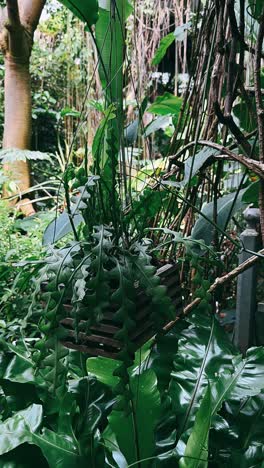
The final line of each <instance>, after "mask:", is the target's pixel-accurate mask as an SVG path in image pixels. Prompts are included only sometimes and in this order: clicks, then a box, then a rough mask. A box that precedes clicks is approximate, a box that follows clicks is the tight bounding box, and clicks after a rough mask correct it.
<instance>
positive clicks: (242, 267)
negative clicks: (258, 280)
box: [163, 249, 264, 333]
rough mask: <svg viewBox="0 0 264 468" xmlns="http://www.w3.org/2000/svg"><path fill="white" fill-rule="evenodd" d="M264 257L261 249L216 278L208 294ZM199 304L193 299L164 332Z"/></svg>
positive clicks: (197, 300) (263, 250) (198, 299)
mask: <svg viewBox="0 0 264 468" xmlns="http://www.w3.org/2000/svg"><path fill="white" fill-rule="evenodd" d="M261 255H264V249H261V250H260V251H259V252H257V255H253V256H252V257H250V258H249V259H248V260H245V262H243V263H241V264H240V265H238V266H237V267H236V268H234V270H232V271H230V272H229V273H227V274H226V275H224V276H220V277H219V278H216V280H215V282H214V283H213V284H212V286H211V287H210V288H209V290H208V292H209V293H212V292H214V291H215V290H216V289H217V288H218V287H219V286H222V285H223V284H225V283H227V282H228V281H231V280H232V279H234V278H236V277H237V276H238V275H240V274H241V273H243V272H244V271H246V270H248V268H250V267H252V266H253V265H254V264H255V263H256V262H257V261H258V260H260V258H261V257H260V256H261ZM200 302H201V298H200V297H197V298H196V299H194V300H193V301H192V302H191V303H190V304H188V305H187V306H186V307H185V308H184V310H183V312H182V314H181V316H179V317H177V318H176V319H175V320H173V321H172V322H170V323H168V324H167V325H166V326H165V327H164V328H163V330H164V332H165V333H168V332H169V331H170V330H172V328H173V327H174V326H175V324H176V323H177V322H178V320H180V319H181V318H182V316H184V315H188V314H189V313H190V312H191V311H192V310H193V309H194V308H195V307H197V306H198V305H199V304H200Z"/></svg>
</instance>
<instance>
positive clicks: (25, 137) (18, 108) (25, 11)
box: [0, 0, 46, 214]
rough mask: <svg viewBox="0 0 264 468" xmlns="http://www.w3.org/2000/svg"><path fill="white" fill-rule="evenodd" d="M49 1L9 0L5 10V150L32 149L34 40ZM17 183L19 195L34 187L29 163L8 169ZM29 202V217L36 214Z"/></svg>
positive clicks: (26, 210)
mask: <svg viewBox="0 0 264 468" xmlns="http://www.w3.org/2000/svg"><path fill="white" fill-rule="evenodd" d="M45 1H46V0H33V1H32V0H7V2H6V7H4V8H3V7H2V9H1V25H2V26H1V30H2V31H1V41H0V47H1V50H2V52H3V54H4V58H5V114H4V139H3V148H17V149H21V150H25V149H29V148H30V145H31V107H32V104H31V85H30V71H29V64H30V56H31V52H32V46H33V37H34V32H35V30H36V27H37V25H38V22H39V18H40V15H41V12H42V9H43V7H44V5H45ZM5 171H7V172H9V173H11V175H12V178H14V179H15V180H16V181H17V187H18V191H19V193H23V192H24V191H26V190H28V188H29V187H30V171H29V165H28V162H24V161H16V162H15V163H12V164H8V165H6V166H5ZM27 202H28V200H25V201H24V203H23V205H24V206H23V207H22V210H23V212H24V213H25V214H31V213H32V212H34V209H33V206H32V204H28V203H27Z"/></svg>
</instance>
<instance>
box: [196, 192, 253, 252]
mask: <svg viewBox="0 0 264 468" xmlns="http://www.w3.org/2000/svg"><path fill="white" fill-rule="evenodd" d="M244 193H245V189H243V190H241V191H240V192H239V195H238V197H237V199H236V202H235V203H234V202H233V201H234V196H235V194H234V193H229V194H228V195H225V196H224V197H222V198H219V199H218V200H217V225H218V226H219V228H220V229H222V230H223V229H225V226H226V223H227V221H228V219H230V217H231V215H232V216H233V215H234V214H235V213H236V212H237V211H238V210H240V209H241V208H243V206H244V205H243V201H242V197H243V195H244ZM202 213H203V214H204V215H205V216H207V218H209V219H210V220H211V221H213V217H214V216H213V214H214V203H213V202H210V203H206V204H205V205H204V206H203V208H202ZM214 229H215V228H214V226H213V225H212V224H211V223H210V222H209V221H207V220H206V219H205V218H204V217H202V216H199V218H198V219H197V221H196V223H195V225H194V228H193V230H192V235H191V237H192V238H193V239H196V240H204V242H205V243H206V244H207V245H210V244H211V242H212V240H213V235H214Z"/></svg>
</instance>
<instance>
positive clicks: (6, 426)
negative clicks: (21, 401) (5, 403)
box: [0, 404, 43, 455]
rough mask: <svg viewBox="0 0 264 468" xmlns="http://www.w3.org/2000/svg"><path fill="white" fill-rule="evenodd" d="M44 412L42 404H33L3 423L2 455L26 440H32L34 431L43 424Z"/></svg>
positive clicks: (0, 450) (0, 451)
mask: <svg viewBox="0 0 264 468" xmlns="http://www.w3.org/2000/svg"><path fill="white" fill-rule="evenodd" d="M42 413H43V412H42V406H41V405H35V404H33V405H31V406H29V407H28V408H27V409H25V410H22V411H18V412H17V413H16V414H14V416H11V417H10V418H8V419H7V420H6V421H4V422H2V423H1V424H0V455H3V454H4V453H7V452H10V451H11V450H13V449H15V448H16V447H18V446H19V445H21V444H24V443H25V442H31V441H32V437H33V435H34V434H33V433H34V432H35V431H36V430H37V429H38V428H39V426H40V424H41V421H42Z"/></svg>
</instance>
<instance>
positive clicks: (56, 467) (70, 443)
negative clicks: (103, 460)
mask: <svg viewBox="0 0 264 468" xmlns="http://www.w3.org/2000/svg"><path fill="white" fill-rule="evenodd" d="M32 441H33V443H34V444H35V445H37V446H38V447H39V448H40V449H41V451H42V453H43V455H44V456H45V458H46V459H47V461H48V464H49V467H50V468H78V467H79V468H82V467H83V468H84V467H86V466H87V460H86V459H85V458H84V457H82V456H81V455H80V454H79V449H78V446H77V445H76V442H75V440H74V439H73V438H71V437H70V436H68V435H65V434H56V433H55V432H53V431H50V430H49V429H44V430H43V432H42V434H33V435H32Z"/></svg>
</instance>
